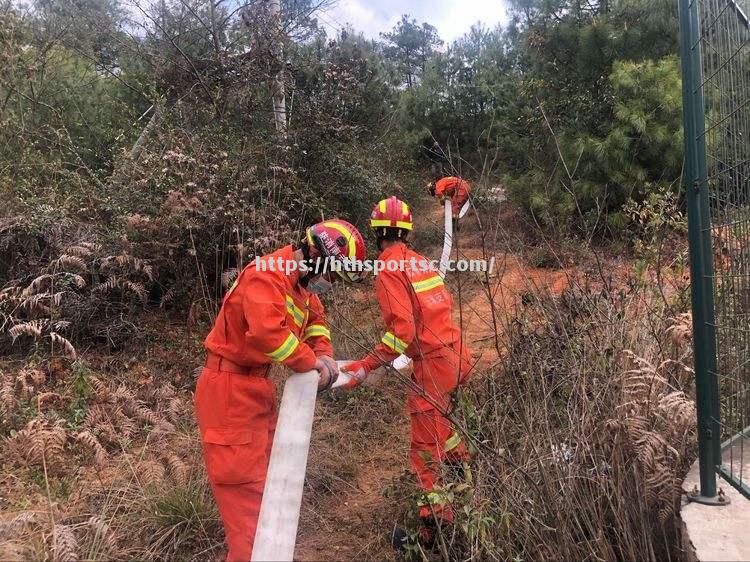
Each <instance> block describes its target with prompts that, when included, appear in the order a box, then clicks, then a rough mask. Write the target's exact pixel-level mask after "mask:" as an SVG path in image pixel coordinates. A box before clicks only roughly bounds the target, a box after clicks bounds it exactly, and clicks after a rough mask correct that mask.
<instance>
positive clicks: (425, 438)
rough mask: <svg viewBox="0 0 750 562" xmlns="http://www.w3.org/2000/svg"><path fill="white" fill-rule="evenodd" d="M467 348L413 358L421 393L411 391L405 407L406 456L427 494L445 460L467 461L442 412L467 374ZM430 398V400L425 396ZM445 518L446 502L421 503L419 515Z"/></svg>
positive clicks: (437, 483) (435, 484) (436, 483)
mask: <svg viewBox="0 0 750 562" xmlns="http://www.w3.org/2000/svg"><path fill="white" fill-rule="evenodd" d="M468 371H469V357H468V350H467V351H465V352H464V353H463V354H462V356H459V355H458V354H457V353H456V352H454V351H453V350H451V349H446V350H444V351H441V352H439V353H437V354H434V355H431V356H430V357H429V358H422V359H420V360H415V361H414V374H413V378H414V382H416V383H417V385H418V386H419V387H420V388H421V389H422V390H423V393H418V392H414V391H412V392H410V393H409V396H408V399H407V409H408V412H409V415H410V418H411V446H410V454H409V459H410V461H411V467H412V470H413V471H414V473H415V475H416V476H417V479H418V480H419V485H420V487H421V488H422V489H423V490H424V491H425V493H426V494H428V495H427V497H428V498H429V497H430V496H429V494H430V493H431V492H432V493H435V492H436V488H439V486H440V481H439V480H440V479H439V472H440V464H441V463H443V462H444V461H446V460H455V461H462V460H468V458H469V454H468V451H467V450H466V446H465V445H464V443H463V441H462V440H461V439H460V436H459V435H458V433H457V432H456V431H455V430H454V428H452V427H451V423H450V421H449V420H448V419H447V418H446V416H445V415H444V414H445V413H447V412H448V411H449V409H450V404H451V397H452V394H453V392H454V391H455V390H456V388H457V386H458V384H457V381H458V379H459V378H460V379H461V381H462V382H464V381H465V380H466V378H467V377H468ZM427 397H429V399H428V398H427ZM433 513H434V514H435V515H438V514H440V516H441V517H442V518H444V519H449V518H450V517H451V516H452V512H451V510H450V506H449V505H445V504H435V503H433V504H432V505H431V506H421V507H420V516H422V517H428V516H430V515H432V514H433Z"/></svg>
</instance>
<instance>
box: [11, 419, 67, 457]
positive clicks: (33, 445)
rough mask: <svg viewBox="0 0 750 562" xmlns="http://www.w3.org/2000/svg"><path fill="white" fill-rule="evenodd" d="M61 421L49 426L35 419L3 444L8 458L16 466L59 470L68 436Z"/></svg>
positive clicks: (47, 423)
mask: <svg viewBox="0 0 750 562" xmlns="http://www.w3.org/2000/svg"><path fill="white" fill-rule="evenodd" d="M62 424H63V422H62V421H57V422H56V423H55V424H50V423H49V422H46V421H44V420H42V419H40V418H35V419H33V420H31V421H30V422H29V423H27V424H26V427H24V428H23V429H22V430H20V431H18V432H17V433H16V434H15V435H14V436H13V437H11V438H10V439H8V440H7V441H6V442H5V451H6V454H7V455H8V458H10V459H12V460H13V461H14V462H15V463H16V464H18V465H32V466H35V467H37V468H41V467H43V466H45V465H46V466H47V467H48V468H49V469H56V468H60V467H62V466H63V464H64V460H65V459H64V452H65V443H66V442H67V439H68V436H67V432H66V431H65V428H64V427H63V425H62Z"/></svg>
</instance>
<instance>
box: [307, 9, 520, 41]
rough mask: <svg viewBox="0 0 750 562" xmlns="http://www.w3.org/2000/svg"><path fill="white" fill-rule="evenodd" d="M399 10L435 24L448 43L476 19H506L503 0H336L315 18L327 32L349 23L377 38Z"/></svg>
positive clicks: (486, 21)
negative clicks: (336, 0)
mask: <svg viewBox="0 0 750 562" xmlns="http://www.w3.org/2000/svg"><path fill="white" fill-rule="evenodd" d="M401 14H409V15H410V16H411V17H413V18H415V19H416V20H417V21H418V22H420V23H421V22H423V21H425V22H427V23H429V24H432V25H434V26H435V27H437V30H438V33H439V35H440V38H441V39H442V40H443V41H445V42H447V43H450V42H451V41H453V40H455V39H458V38H459V37H461V36H462V35H464V34H465V33H467V32H468V31H469V29H470V28H471V26H472V25H473V24H474V23H476V22H477V21H481V22H482V23H484V25H485V26H486V27H495V26H496V25H497V24H498V23H505V22H506V21H507V16H506V13H505V7H504V2H503V0H338V2H337V3H336V4H335V5H334V6H333V7H332V8H328V9H327V10H326V11H325V12H324V13H323V14H322V15H321V14H318V21H319V22H320V23H322V24H323V25H324V26H326V28H327V30H328V31H329V32H334V33H335V32H336V31H337V30H338V29H340V28H342V27H344V26H345V25H346V24H351V26H352V27H353V28H354V29H355V30H357V31H361V32H362V33H364V35H365V37H367V38H370V39H377V38H378V37H379V35H378V34H379V33H380V32H382V31H390V30H391V29H392V28H393V26H394V25H395V24H396V23H397V22H398V21H399V20H400V19H401ZM331 34H333V33H331Z"/></svg>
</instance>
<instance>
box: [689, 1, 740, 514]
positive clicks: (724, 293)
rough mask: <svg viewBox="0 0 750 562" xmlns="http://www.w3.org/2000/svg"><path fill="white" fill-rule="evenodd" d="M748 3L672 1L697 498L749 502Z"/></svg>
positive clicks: (709, 500) (710, 501) (709, 501)
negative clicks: (724, 492) (730, 490)
mask: <svg viewBox="0 0 750 562" xmlns="http://www.w3.org/2000/svg"><path fill="white" fill-rule="evenodd" d="M749 8H750V0H679V12H680V34H681V51H682V70H683V98H684V113H685V151H686V153H685V158H686V160H685V162H686V166H685V190H686V198H687V204H688V220H689V237H690V261H691V271H692V304H693V326H694V328H693V329H694V346H695V371H696V394H697V396H696V398H697V400H696V402H697V410H698V444H699V463H700V473H701V480H700V493H699V494H698V495H696V497H695V498H694V499H696V500H697V501H704V502H706V503H713V502H720V500H721V499H722V498H718V497H717V490H716V475H717V474H718V475H720V476H721V477H723V478H724V479H725V480H726V481H727V482H729V483H730V484H731V485H732V486H734V487H735V488H737V489H738V490H739V491H740V492H741V493H742V494H743V495H744V496H745V497H748V498H750V472H749V471H750V427H749V426H750V24H749V22H748V17H747V14H748V13H750V10H749Z"/></svg>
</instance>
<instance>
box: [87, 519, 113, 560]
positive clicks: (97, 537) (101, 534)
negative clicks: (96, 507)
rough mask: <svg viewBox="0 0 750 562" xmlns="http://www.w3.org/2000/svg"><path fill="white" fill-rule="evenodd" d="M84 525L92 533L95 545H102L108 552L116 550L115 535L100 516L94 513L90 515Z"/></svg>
mask: <svg viewBox="0 0 750 562" xmlns="http://www.w3.org/2000/svg"><path fill="white" fill-rule="evenodd" d="M86 525H87V526H88V527H89V528H90V529H91V531H92V532H93V533H94V537H93V540H92V542H93V543H94V545H95V546H102V547H103V548H104V551H105V552H106V553H109V554H111V553H114V552H116V551H117V536H116V535H115V533H114V532H113V531H112V529H111V528H110V526H109V525H108V524H107V523H106V522H105V521H104V520H103V519H102V518H101V517H98V516H96V515H94V516H92V517H90V518H89V520H88V521H86Z"/></svg>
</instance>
